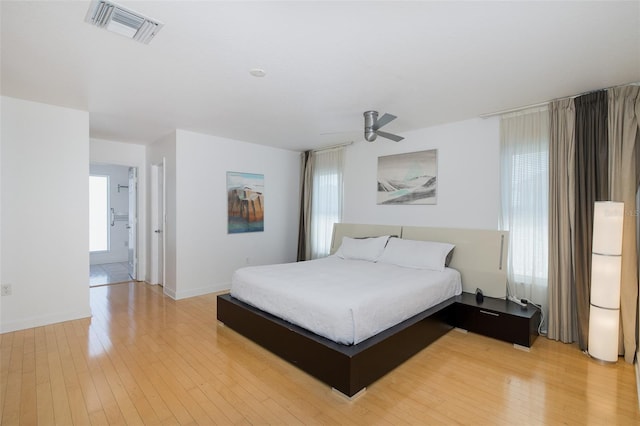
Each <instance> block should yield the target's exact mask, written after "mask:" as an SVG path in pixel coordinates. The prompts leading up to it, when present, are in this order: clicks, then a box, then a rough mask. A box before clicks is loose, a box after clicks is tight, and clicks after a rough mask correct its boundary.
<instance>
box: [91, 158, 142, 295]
mask: <svg viewBox="0 0 640 426" xmlns="http://www.w3.org/2000/svg"><path fill="white" fill-rule="evenodd" d="M137 174H138V173H137V168H136V167H129V166H122V165H115V164H97V163H91V164H90V177H89V180H90V182H91V185H90V196H89V199H90V206H89V211H90V220H89V222H90V255H89V259H90V266H89V270H90V273H89V286H91V287H93V286H99V285H107V284H114V283H119V282H126V281H131V280H136V278H137V273H138V271H137V269H138V268H137V266H138V254H137V224H138V217H137V215H138V213H137V211H138V206H137V191H138V188H137ZM95 182H99V183H100V185H101V189H100V190H96V189H95V185H94V183H95Z"/></svg>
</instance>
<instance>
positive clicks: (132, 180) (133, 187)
mask: <svg viewBox="0 0 640 426" xmlns="http://www.w3.org/2000/svg"><path fill="white" fill-rule="evenodd" d="M127 228H128V229H129V244H128V246H129V275H130V276H131V279H133V280H135V279H137V276H138V253H137V247H138V169H137V168H136V167H129V223H128V224H127Z"/></svg>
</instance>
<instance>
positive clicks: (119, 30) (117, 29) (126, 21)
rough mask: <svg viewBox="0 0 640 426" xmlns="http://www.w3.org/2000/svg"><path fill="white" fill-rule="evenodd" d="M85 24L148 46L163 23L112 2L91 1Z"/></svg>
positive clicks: (104, 0)
mask: <svg viewBox="0 0 640 426" xmlns="http://www.w3.org/2000/svg"><path fill="white" fill-rule="evenodd" d="M84 20H85V22H87V23H89V24H92V25H95V26H96V27H99V28H104V29H105V30H108V31H111V32H114V33H116V34H120V35H123V36H125V37H128V38H131V39H133V40H136V41H139V42H140V43H145V44H148V43H149V42H150V41H151V40H152V39H153V37H155V35H156V34H158V31H160V29H161V28H162V27H163V26H164V23H162V22H160V21H158V20H157V19H152V18H149V17H147V16H144V15H143V14H141V13H138V12H135V11H133V10H131V9H128V8H126V7H124V6H121V5H119V4H117V3H114V2H112V1H106V0H93V1H92V2H91V4H90V5H89V10H88V11H87V16H85V18H84Z"/></svg>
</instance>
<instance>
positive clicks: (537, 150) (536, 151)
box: [500, 107, 549, 305]
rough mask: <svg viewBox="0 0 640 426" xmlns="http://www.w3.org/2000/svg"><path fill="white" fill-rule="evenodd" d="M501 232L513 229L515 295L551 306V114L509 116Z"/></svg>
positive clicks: (504, 131)
mask: <svg viewBox="0 0 640 426" xmlns="http://www.w3.org/2000/svg"><path fill="white" fill-rule="evenodd" d="M500 156H501V165H500V169H501V170H500V171H501V197H500V198H501V200H500V201H501V212H500V228H501V229H503V230H506V231H509V258H508V266H507V277H508V281H509V294H510V295H512V296H516V297H518V298H527V299H529V300H532V301H533V302H535V303H538V304H542V305H546V304H547V282H548V240H549V238H548V232H549V231H548V229H549V226H548V222H549V111H548V109H547V108H546V107H543V108H536V109H532V110H526V111H522V112H518V113H513V114H507V115H505V116H503V117H502V119H501V122H500Z"/></svg>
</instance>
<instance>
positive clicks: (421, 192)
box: [377, 149, 438, 205]
mask: <svg viewBox="0 0 640 426" xmlns="http://www.w3.org/2000/svg"><path fill="white" fill-rule="evenodd" d="M437 190H438V151H437V150H436V149H430V150H428V151H419V152H409V153H406V154H396V155H387V156H384V157H378V194H377V203H378V204H392V205H402V204H436V195H437Z"/></svg>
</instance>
